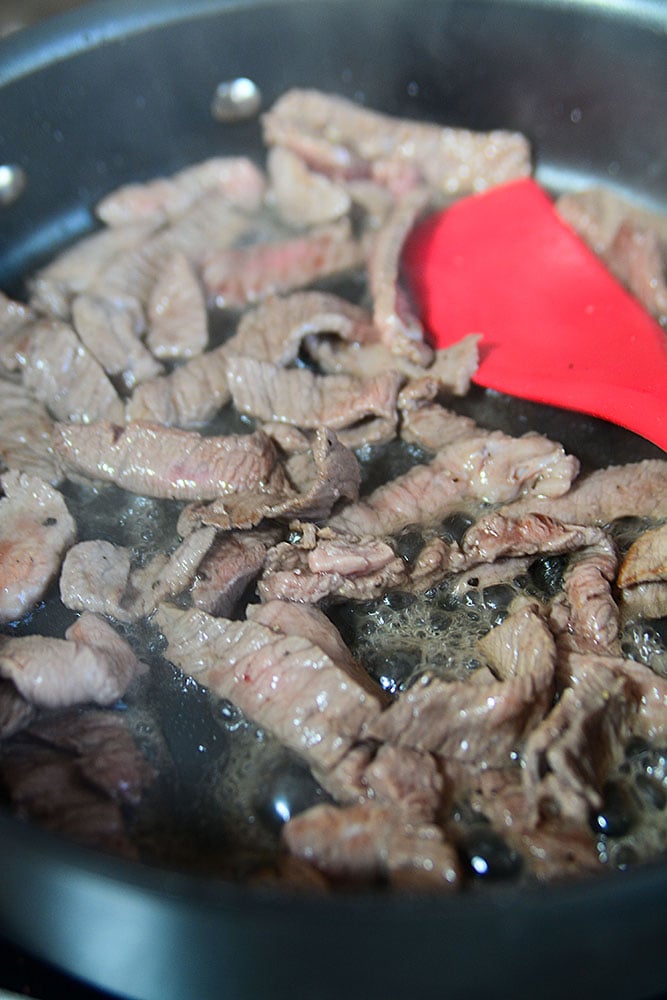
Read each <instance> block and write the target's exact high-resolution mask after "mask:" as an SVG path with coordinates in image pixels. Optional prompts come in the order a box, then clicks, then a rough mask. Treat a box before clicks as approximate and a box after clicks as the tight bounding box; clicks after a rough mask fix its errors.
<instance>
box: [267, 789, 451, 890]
mask: <svg viewBox="0 0 667 1000" xmlns="http://www.w3.org/2000/svg"><path fill="white" fill-rule="evenodd" d="M282 835H283V841H284V843H285V845H286V846H287V849H288V850H289V851H290V852H291V853H292V854H294V855H295V856H296V857H298V858H301V859H303V860H304V861H308V862H309V863H310V864H312V865H314V866H315V867H316V868H318V869H319V870H320V871H323V872H325V873H326V874H327V875H328V876H330V877H332V878H334V879H344V880H350V879H351V880H359V879H361V880H363V881H365V882H368V881H369V880H371V881H373V880H376V879H383V880H385V879H386V880H389V882H390V883H391V884H392V885H395V886H400V887H401V888H403V889H408V890H409V889H412V890H415V891H428V890H435V891H442V890H448V889H454V888H455V887H456V886H457V884H458V883H459V880H460V866H459V861H458V856H457V853H456V849H455V848H454V847H453V846H452V845H451V844H448V843H447V842H446V841H445V839H444V837H443V833H442V831H441V830H440V829H439V828H438V827H437V826H434V825H433V824H429V823H423V822H421V823H420V822H418V821H417V822H412V821H411V820H410V818H409V817H408V816H405V815H403V814H402V812H401V810H399V809H397V808H396V807H394V806H391V805H381V804H378V803H375V802H364V803H361V804H355V805H349V806H345V807H342V808H341V807H339V806H335V805H328V804H322V805H317V806H314V807H312V808H311V809H308V810H307V811H306V812H304V813H300V814H299V815H298V816H294V817H293V818H292V819H290V820H289V822H288V823H286V824H285V826H284V827H283V831H282Z"/></svg>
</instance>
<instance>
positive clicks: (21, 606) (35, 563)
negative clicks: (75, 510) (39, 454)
mask: <svg viewBox="0 0 667 1000" xmlns="http://www.w3.org/2000/svg"><path fill="white" fill-rule="evenodd" d="M0 484H1V485H2V489H3V491H4V496H3V497H2V498H0V621H2V622H9V621H13V620H15V619H18V618H22V617H23V616H24V615H25V614H27V613H28V612H29V611H30V610H31V609H32V608H33V607H34V606H35V605H36V604H37V603H38V602H39V601H40V600H41V599H42V598H43V597H44V594H45V593H46V591H47V589H48V587H49V585H50V584H51V582H52V581H53V580H54V578H55V577H56V575H57V574H58V571H59V570H60V565H61V562H62V560H63V558H64V555H65V553H66V551H67V549H68V548H69V547H70V545H73V544H74V541H75V540H76V524H75V522H74V519H73V518H72V516H71V514H70V513H69V511H68V509H67V505H66V504H65V501H64V499H63V497H62V495H61V494H60V493H59V492H58V491H57V490H56V489H54V488H53V487H52V486H49V484H48V483H45V482H44V481H43V480H42V479H38V478H36V477H35V476H27V475H25V474H24V473H19V472H6V473H5V474H4V475H3V476H2V477H1V478H0Z"/></svg>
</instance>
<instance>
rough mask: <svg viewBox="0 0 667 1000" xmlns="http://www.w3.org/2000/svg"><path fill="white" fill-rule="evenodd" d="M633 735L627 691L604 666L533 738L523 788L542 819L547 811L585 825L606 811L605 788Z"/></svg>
mask: <svg viewBox="0 0 667 1000" xmlns="http://www.w3.org/2000/svg"><path fill="white" fill-rule="evenodd" d="M629 735H630V728H629V725H628V708H627V704H626V700H625V685H624V683H623V680H622V679H620V678H617V677H615V676H614V675H613V673H611V672H610V671H609V670H608V669H607V668H606V667H605V665H604V662H601V663H599V669H596V670H595V671H588V672H587V673H586V674H585V675H583V674H582V675H581V677H580V679H579V682H578V683H577V684H575V685H574V686H572V687H568V688H566V689H565V690H564V691H563V692H562V694H561V696H560V700H559V701H558V703H557V705H556V706H555V707H554V708H553V709H552V711H551V712H550V713H549V715H548V716H547V718H546V719H545V720H544V721H543V722H542V723H541V725H540V726H538V727H537V728H536V729H535V730H534V731H533V732H532V733H531V734H530V736H529V737H528V740H527V742H526V749H525V755H524V760H525V768H524V771H523V774H524V787H525V790H526V795H527V797H528V800H529V801H530V803H531V804H532V807H533V809H534V810H535V815H536V816H538V815H539V814H540V812H541V811H544V810H545V809H549V808H550V809H553V808H554V807H555V809H556V810H557V812H558V814H559V815H561V816H564V817H567V818H569V819H572V820H574V821H575V822H577V823H581V824H585V823H586V822H587V820H588V816H589V813H590V811H591V810H592V809H597V808H599V807H600V806H601V805H602V786H603V784H604V780H605V778H606V777H607V775H608V774H609V772H610V770H611V768H612V767H613V766H614V765H615V764H617V763H619V761H620V759H621V758H622V756H623V749H624V747H625V744H626V743H627V740H628V737H629Z"/></svg>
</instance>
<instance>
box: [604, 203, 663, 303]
mask: <svg viewBox="0 0 667 1000" xmlns="http://www.w3.org/2000/svg"><path fill="white" fill-rule="evenodd" d="M605 258H606V261H607V263H608V264H609V267H610V268H611V270H612V271H613V272H614V274H615V275H616V277H617V278H618V279H619V281H622V282H623V284H624V285H625V286H626V288H628V289H629V291H631V292H632V294H633V295H635V296H636V298H637V299H638V300H639V301H640V302H641V304H642V305H643V306H644V308H645V309H647V310H648V311H649V312H650V313H652V314H653V315H654V316H655V317H656V318H657V319H659V320H661V321H662V322H664V321H665V320H667V281H666V280H665V266H666V261H667V254H663V250H662V248H661V246H660V241H659V239H658V236H657V233H655V232H653V230H646V229H640V228H639V227H638V226H634V225H632V223H630V222H623V223H622V224H621V225H620V226H619V228H618V230H617V232H616V235H615V236H614V239H613V242H612V244H611V246H610V247H609V250H608V251H607V253H606V254H605Z"/></svg>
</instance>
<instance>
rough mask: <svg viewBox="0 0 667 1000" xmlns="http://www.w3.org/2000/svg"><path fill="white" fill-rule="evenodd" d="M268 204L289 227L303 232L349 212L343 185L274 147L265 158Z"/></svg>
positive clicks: (349, 201) (349, 204) (348, 196)
mask: <svg viewBox="0 0 667 1000" xmlns="http://www.w3.org/2000/svg"><path fill="white" fill-rule="evenodd" d="M267 170H268V173H269V190H268V192H267V203H268V204H269V205H271V207H272V208H273V209H275V211H277V213H278V215H279V216H280V218H281V219H282V220H283V222H285V223H286V224H287V225H288V226H292V227H293V228H295V229H302V228H306V227H308V226H321V225H323V224H324V223H326V222H334V221H335V220H336V219H340V218H342V217H343V216H344V215H347V213H348V212H349V211H350V208H351V206H352V199H351V198H350V195H349V193H348V192H347V191H346V189H345V186H344V185H343V184H340V183H338V182H336V181H335V180H332V179H331V178H329V177H327V176H325V175H324V174H320V173H316V172H315V171H313V170H309V168H308V166H307V165H306V164H305V163H304V161H303V160H302V159H301V158H300V157H299V156H296V155H295V154H294V153H293V152H292V151H291V150H289V149H285V148H284V147H281V146H274V147H273V149H271V150H270V151H269V154H268V157H267Z"/></svg>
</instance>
